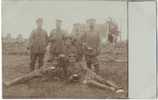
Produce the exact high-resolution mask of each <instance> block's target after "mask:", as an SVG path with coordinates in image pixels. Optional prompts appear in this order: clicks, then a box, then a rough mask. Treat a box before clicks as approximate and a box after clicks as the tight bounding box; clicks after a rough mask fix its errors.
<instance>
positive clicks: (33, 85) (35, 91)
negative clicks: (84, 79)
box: [3, 46, 128, 98]
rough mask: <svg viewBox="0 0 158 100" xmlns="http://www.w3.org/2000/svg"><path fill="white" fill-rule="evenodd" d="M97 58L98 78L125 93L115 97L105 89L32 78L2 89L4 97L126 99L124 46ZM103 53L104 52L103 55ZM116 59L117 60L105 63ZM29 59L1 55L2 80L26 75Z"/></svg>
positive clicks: (126, 73)
mask: <svg viewBox="0 0 158 100" xmlns="http://www.w3.org/2000/svg"><path fill="white" fill-rule="evenodd" d="M102 51H103V52H102V54H101V55H100V57H99V59H100V69H101V74H100V75H101V76H102V77H103V78H105V79H108V80H111V81H113V82H115V83H116V84H118V85H120V86H121V87H122V88H123V89H124V90H125V91H126V92H125V93H123V94H116V93H114V92H112V91H110V90H108V89H106V90H103V89H99V88H96V87H89V86H86V85H83V84H80V83H75V84H74V83H72V84H67V83H65V82H64V81H59V80H58V81H57V80H56V81H55V80H49V81H40V79H33V80H31V81H29V82H26V83H25V84H18V85H15V86H12V87H9V88H7V87H5V86H3V97H4V98H126V97H127V91H128V63H127V46H126V47H124V48H121V49H120V50H119V49H118V50H115V51H116V52H119V53H115V55H112V54H110V52H108V51H106V49H103V50H102ZM104 51H106V52H104ZM109 56H110V57H115V59H116V60H118V61H112V60H108V59H109ZM29 62H30V60H29V56H27V55H6V54H3V81H10V80H12V79H14V78H16V77H18V76H21V75H24V74H27V73H28V72H29Z"/></svg>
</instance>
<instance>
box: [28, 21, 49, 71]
mask: <svg viewBox="0 0 158 100" xmlns="http://www.w3.org/2000/svg"><path fill="white" fill-rule="evenodd" d="M36 24H37V28H36V29H34V30H33V31H32V33H31V35H30V38H29V43H30V44H29V46H30V47H29V49H30V58H31V63H30V69H31V71H33V70H34V69H35V63H36V60H37V59H38V66H39V68H40V67H41V66H43V58H44V55H45V51H46V47H47V43H48V36H47V32H46V31H45V30H44V29H43V28H42V25H43V19H42V18H38V19H37V20H36Z"/></svg>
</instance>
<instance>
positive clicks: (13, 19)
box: [2, 0, 127, 39]
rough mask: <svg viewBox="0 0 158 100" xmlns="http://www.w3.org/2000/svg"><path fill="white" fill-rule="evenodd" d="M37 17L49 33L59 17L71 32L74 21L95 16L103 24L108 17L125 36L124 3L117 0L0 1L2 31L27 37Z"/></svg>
mask: <svg viewBox="0 0 158 100" xmlns="http://www.w3.org/2000/svg"><path fill="white" fill-rule="evenodd" d="M39 16H40V17H43V19H44V26H43V27H44V29H45V30H46V31H47V32H48V33H49V32H50V31H51V30H52V29H53V28H55V20H56V19H58V18H59V19H62V20H63V26H62V27H63V29H65V30H67V31H68V32H70V31H71V29H72V25H73V23H76V22H80V23H85V21H86V20H87V19H88V18H95V19H96V20H97V23H98V24H99V23H100V24H103V23H105V21H106V18H107V17H108V16H110V17H112V18H113V19H114V21H115V22H116V23H117V24H118V25H119V27H120V30H121V35H122V39H126V38H127V3H126V2H120V1H45V2H44V1H38V2H37V1H26V0H22V1H18V2H16V1H6V2H3V4H2V33H3V35H5V34H6V33H11V34H12V36H14V37H15V36H16V35H17V34H23V35H24V36H25V37H28V36H29V35H30V33H31V31H32V30H33V29H35V28H36V25H35V20H36V19H37V18H38V17H39Z"/></svg>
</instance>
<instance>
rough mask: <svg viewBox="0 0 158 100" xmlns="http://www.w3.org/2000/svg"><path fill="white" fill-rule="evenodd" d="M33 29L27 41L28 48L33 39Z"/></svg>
mask: <svg viewBox="0 0 158 100" xmlns="http://www.w3.org/2000/svg"><path fill="white" fill-rule="evenodd" d="M34 33H35V32H34V30H33V31H32V32H31V34H30V37H29V42H28V49H30V47H31V46H32V43H33V40H34Z"/></svg>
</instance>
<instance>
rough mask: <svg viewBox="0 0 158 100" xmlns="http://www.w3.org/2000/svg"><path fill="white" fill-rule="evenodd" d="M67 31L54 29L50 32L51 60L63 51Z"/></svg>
mask: <svg viewBox="0 0 158 100" xmlns="http://www.w3.org/2000/svg"><path fill="white" fill-rule="evenodd" d="M65 33H66V32H65V31H63V30H57V29H54V30H52V31H51V32H50V36H49V41H50V60H53V59H54V58H55V57H57V56H59V54H62V53H63V47H64V37H65Z"/></svg>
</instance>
